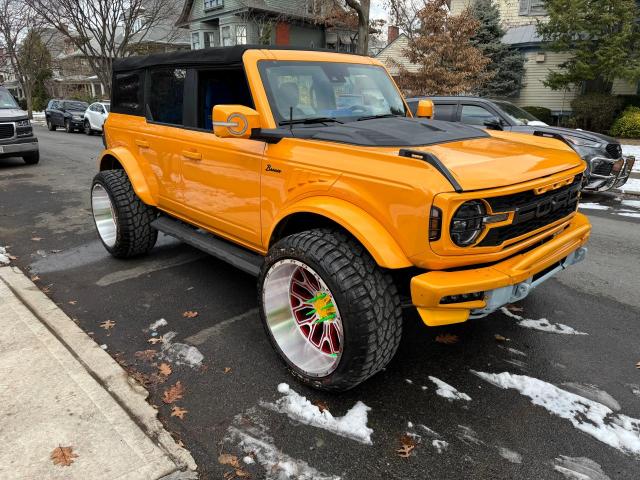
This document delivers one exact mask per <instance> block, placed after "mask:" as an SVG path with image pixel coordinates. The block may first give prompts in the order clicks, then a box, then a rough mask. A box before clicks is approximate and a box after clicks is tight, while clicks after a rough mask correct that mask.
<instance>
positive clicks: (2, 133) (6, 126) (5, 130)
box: [0, 123, 15, 139]
mask: <svg viewBox="0 0 640 480" xmlns="http://www.w3.org/2000/svg"><path fill="white" fill-rule="evenodd" d="M14 135H15V133H14V129H13V123H0V139H3V138H11V137H13V136H14Z"/></svg>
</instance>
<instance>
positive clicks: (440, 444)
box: [431, 440, 449, 453]
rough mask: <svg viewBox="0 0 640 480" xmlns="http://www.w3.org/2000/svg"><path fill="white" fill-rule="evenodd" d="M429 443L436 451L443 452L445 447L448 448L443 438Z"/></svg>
mask: <svg viewBox="0 0 640 480" xmlns="http://www.w3.org/2000/svg"><path fill="white" fill-rule="evenodd" d="M431 445H433V447H434V448H435V449H436V450H437V451H438V453H442V452H444V451H445V450H446V449H447V448H449V443H447V442H445V441H444V440H434V441H433V442H431Z"/></svg>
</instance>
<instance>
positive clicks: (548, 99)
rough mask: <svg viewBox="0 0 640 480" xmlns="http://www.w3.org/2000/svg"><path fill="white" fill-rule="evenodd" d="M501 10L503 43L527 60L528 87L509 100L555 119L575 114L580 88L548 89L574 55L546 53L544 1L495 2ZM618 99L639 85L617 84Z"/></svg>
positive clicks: (454, 9)
mask: <svg viewBox="0 0 640 480" xmlns="http://www.w3.org/2000/svg"><path fill="white" fill-rule="evenodd" d="M495 1H496V4H497V5H498V8H499V10H500V17H501V20H502V24H503V26H504V27H505V29H506V31H507V33H506V34H505V36H504V37H503V39H502V40H503V42H504V43H507V44H509V45H513V46H514V47H516V48H518V49H519V50H521V51H522V52H523V53H524V55H525V59H526V63H525V76H524V79H523V84H524V86H523V87H522V89H521V90H520V94H519V95H518V96H516V97H513V98H509V100H510V101H511V102H513V103H515V104H516V105H519V106H521V107H524V106H536V107H546V108H548V109H550V110H551V111H552V113H553V114H554V115H557V116H563V115H567V114H569V113H570V112H571V100H573V99H574V98H575V97H576V96H577V95H579V94H580V93H581V90H580V88H578V87H574V88H569V89H567V90H551V89H550V88H548V87H545V86H544V83H543V82H544V80H545V79H546V77H547V74H548V73H549V71H550V70H554V69H558V68H559V66H560V65H561V64H562V63H563V62H565V61H567V60H568V59H569V58H570V57H571V54H570V53H566V52H551V51H548V50H546V49H545V45H544V43H543V42H542V39H541V38H540V36H539V35H538V34H537V31H536V25H537V22H538V20H544V19H545V17H546V11H545V9H544V0H495ZM472 2H473V0H451V13H453V14H458V13H460V12H461V11H462V10H464V9H465V8H466V7H468V6H469V5H470V4H471V3H472ZM612 93H613V94H614V95H624V94H636V93H640V92H639V85H637V84H634V85H632V84H629V83H628V82H625V81H622V80H616V81H615V82H614V84H613V90H612Z"/></svg>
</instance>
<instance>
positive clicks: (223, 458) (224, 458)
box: [218, 453, 240, 468]
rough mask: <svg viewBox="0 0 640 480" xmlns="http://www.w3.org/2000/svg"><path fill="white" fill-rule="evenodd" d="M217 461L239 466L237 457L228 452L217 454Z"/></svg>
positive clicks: (235, 466)
mask: <svg viewBox="0 0 640 480" xmlns="http://www.w3.org/2000/svg"><path fill="white" fill-rule="evenodd" d="M218 463H220V464H222V465H231V466H232V467H233V468H240V462H239V461H238V457H236V456H235V455H231V454H229V453H221V454H220V455H219V456H218Z"/></svg>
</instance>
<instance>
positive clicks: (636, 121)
mask: <svg viewBox="0 0 640 480" xmlns="http://www.w3.org/2000/svg"><path fill="white" fill-rule="evenodd" d="M611 135H613V136H614V137H621V138H640V108H639V107H628V108H627V109H626V110H625V111H624V112H622V115H620V116H619V117H618V119H617V120H616V121H615V123H614V124H613V127H612V128H611Z"/></svg>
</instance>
